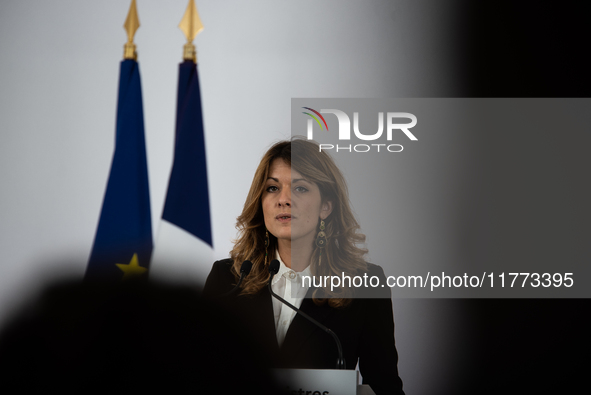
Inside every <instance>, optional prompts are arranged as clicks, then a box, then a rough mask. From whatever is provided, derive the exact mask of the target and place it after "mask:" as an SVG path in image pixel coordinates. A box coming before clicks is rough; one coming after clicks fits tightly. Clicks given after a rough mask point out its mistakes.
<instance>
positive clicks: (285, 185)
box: [262, 159, 332, 243]
mask: <svg viewBox="0 0 591 395" xmlns="http://www.w3.org/2000/svg"><path fill="white" fill-rule="evenodd" d="M262 204H263V214H264V217H265V226H266V227H267V230H268V231H269V232H270V233H271V234H272V235H273V236H275V237H277V239H278V240H279V241H280V243H281V242H285V241H293V242H296V241H297V242H298V243H299V242H304V243H306V242H309V243H313V242H314V239H315V237H316V234H317V233H318V231H319V230H318V221H319V219H326V217H328V215H329V214H330V213H331V211H332V203H331V202H324V203H323V202H322V197H321V196H320V190H319V189H318V185H316V184H315V183H313V182H311V181H307V180H306V179H304V178H303V177H302V175H301V174H300V173H298V172H297V171H295V170H292V169H291V167H290V166H289V165H288V164H287V163H285V161H283V159H275V160H274V161H273V162H272V163H271V167H270V168H269V177H268V178H267V180H266V182H265V191H264V192H263V197H262Z"/></svg>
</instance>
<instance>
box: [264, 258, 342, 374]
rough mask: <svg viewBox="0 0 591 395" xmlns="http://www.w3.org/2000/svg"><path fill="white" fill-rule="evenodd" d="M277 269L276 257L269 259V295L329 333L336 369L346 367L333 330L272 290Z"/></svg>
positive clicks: (340, 347) (339, 342)
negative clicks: (335, 353)
mask: <svg viewBox="0 0 591 395" xmlns="http://www.w3.org/2000/svg"><path fill="white" fill-rule="evenodd" d="M275 263H276V264H275ZM278 271H279V261H278V260H277V259H273V260H272V261H271V264H270V266H269V273H270V275H271V276H270V277H269V284H267V286H268V288H269V292H271V295H273V297H275V298H276V299H278V300H279V301H280V302H281V303H283V304H285V305H286V306H288V307H289V308H291V309H292V310H293V311H295V312H296V313H297V314H301V315H302V316H303V317H304V318H306V319H307V320H308V321H310V322H312V323H313V324H314V325H316V326H318V327H319V328H320V329H322V330H323V331H324V332H326V333H328V334H329V335H331V336H332V338H333V339H334V341H335V343H336V344H337V349H338V351H339V358H338V359H337V367H336V368H337V369H346V367H345V358H344V357H343V346H342V345H341V341H340V340H339V338H338V336H337V335H336V334H335V333H334V332H333V331H331V330H330V329H328V328H327V327H326V326H324V325H322V324H321V323H320V322H318V321H316V320H315V319H314V318H312V317H310V316H309V315H308V314H306V313H304V312H303V311H302V310H300V309H298V308H297V307H295V306H294V305H292V304H291V303H289V302H288V301H287V300H285V299H283V298H282V297H281V296H279V295H277V294H276V293H275V292H273V289H272V288H271V282H272V281H273V277H275V275H276V274H277V272H278Z"/></svg>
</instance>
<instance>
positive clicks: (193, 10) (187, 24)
mask: <svg viewBox="0 0 591 395" xmlns="http://www.w3.org/2000/svg"><path fill="white" fill-rule="evenodd" d="M179 28H180V29H181V30H182V31H183V33H184V34H185V37H187V43H186V44H185V46H184V47H183V59H184V60H192V61H193V62H195V63H197V50H196V49H195V45H193V40H194V39H195V37H196V36H197V34H199V32H200V31H201V30H203V23H201V19H200V18H199V13H198V12H197V7H196V6H195V0H189V4H188V5H187V10H186V11H185V15H183V19H181V23H179Z"/></svg>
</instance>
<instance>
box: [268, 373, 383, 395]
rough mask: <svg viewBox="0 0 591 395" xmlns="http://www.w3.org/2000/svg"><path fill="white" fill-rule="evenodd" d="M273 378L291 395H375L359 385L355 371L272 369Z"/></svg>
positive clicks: (365, 386)
mask: <svg viewBox="0 0 591 395" xmlns="http://www.w3.org/2000/svg"><path fill="white" fill-rule="evenodd" d="M273 372H274V374H275V378H276V379H277V381H278V382H279V384H280V385H281V386H282V387H283V388H286V389H287V390H288V393H289V394H291V395H375V393H374V392H373V390H372V389H371V387H370V386H369V385H360V384H359V375H358V374H357V371H356V370H329V369H274V370H273Z"/></svg>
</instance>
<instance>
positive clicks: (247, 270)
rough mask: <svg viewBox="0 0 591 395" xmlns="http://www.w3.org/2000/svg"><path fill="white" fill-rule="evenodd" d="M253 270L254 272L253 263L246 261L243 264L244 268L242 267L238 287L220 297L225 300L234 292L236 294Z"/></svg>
mask: <svg viewBox="0 0 591 395" xmlns="http://www.w3.org/2000/svg"><path fill="white" fill-rule="evenodd" d="M251 270H252V262H251V261H249V260H246V261H244V262H242V266H240V279H239V280H238V284H236V286H235V287H234V288H232V289H231V290H230V291H228V292H226V293H225V294H222V295H221V296H219V297H220V298H225V297H226V296H230V295H232V294H233V293H234V292H236V290H237V289H238V288H240V284H242V280H244V277H246V276H248V274H249V273H250V271H251Z"/></svg>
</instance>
